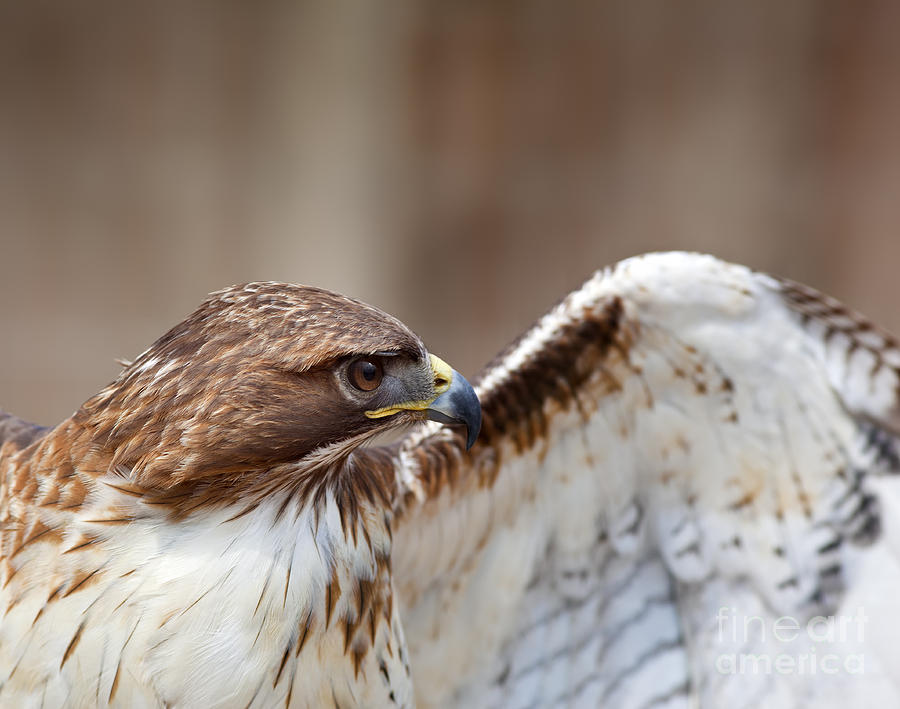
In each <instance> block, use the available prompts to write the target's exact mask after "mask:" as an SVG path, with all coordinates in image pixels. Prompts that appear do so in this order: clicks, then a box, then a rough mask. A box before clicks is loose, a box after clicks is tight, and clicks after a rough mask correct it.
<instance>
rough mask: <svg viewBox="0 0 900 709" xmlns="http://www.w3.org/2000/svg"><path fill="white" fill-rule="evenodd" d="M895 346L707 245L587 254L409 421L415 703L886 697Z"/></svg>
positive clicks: (404, 588)
mask: <svg viewBox="0 0 900 709" xmlns="http://www.w3.org/2000/svg"><path fill="white" fill-rule="evenodd" d="M898 367H900V351H898V348H897V344H896V342H895V341H894V340H893V339H892V338H891V337H890V336H889V335H887V334H885V333H883V332H881V331H880V330H878V329H877V328H876V327H875V326H873V325H871V324H870V323H868V322H867V321H866V320H865V319H863V318H861V317H860V316H858V315H856V314H854V313H852V312H851V311H849V310H848V309H846V308H844V307H843V306H841V305H840V304H839V303H837V302H836V301H833V300H831V299H829V298H826V297H825V296H822V295H820V294H818V293H816V292H814V291H812V290H809V289H806V288H804V287H801V286H799V285H796V284H793V283H790V282H787V281H783V280H778V279H775V278H772V277H769V276H766V275H763V274H759V273H755V272H752V271H750V270H748V269H746V268H743V267H739V266H733V265H729V264H725V263H723V262H721V261H718V260H716V259H714V258H712V257H708V256H698V255H692V254H681V253H672V254H654V255H647V256H643V257H638V258H635V259H631V260H628V261H625V262H622V263H621V264H619V265H618V266H617V267H615V268H613V269H611V270H607V271H604V272H600V273H598V274H597V275H596V276H595V277H594V278H592V279H591V280H590V281H588V282H587V283H586V284H585V285H584V287H582V288H581V289H580V290H578V291H576V292H574V293H572V294H571V295H570V296H568V297H567V298H566V299H565V300H564V301H562V302H561V303H560V304H559V305H558V306H557V307H556V308H554V309H553V310H552V311H551V312H550V313H548V314H547V315H546V316H545V317H544V318H542V319H541V320H540V321H538V323H537V324H536V325H535V326H534V328H533V329H532V330H531V331H529V332H528V333H526V335H525V336H523V337H522V338H521V339H520V340H519V341H518V342H517V343H515V344H514V345H513V346H512V347H511V348H510V349H508V350H507V351H506V352H505V353H504V354H503V355H501V356H500V357H499V358H498V359H497V360H495V362H494V363H493V364H491V365H490V366H489V367H488V368H487V369H486V370H485V373H484V374H483V376H482V377H481V379H480V382H479V384H478V386H477V389H478V393H479V396H480V398H481V400H482V404H483V409H484V426H483V429H482V434H481V437H480V439H479V441H478V443H477V444H476V445H475V447H474V448H473V449H472V450H471V451H470V452H468V453H465V452H464V451H463V447H462V446H461V443H460V440H459V438H458V437H457V436H456V434H454V433H453V432H452V431H449V430H448V429H446V428H439V427H437V426H433V425H427V426H425V427H423V428H422V429H420V430H418V431H416V432H414V433H413V434H411V435H410V436H409V437H408V438H407V439H406V440H405V441H404V443H403V445H402V448H401V450H400V453H399V457H398V465H397V470H398V484H399V486H400V489H401V492H402V494H401V496H400V502H399V508H398V510H397V521H396V529H395V547H394V549H395V551H394V559H393V568H394V583H395V587H396V591H397V594H398V597H399V600H400V602H401V609H402V610H401V615H402V618H403V623H404V628H405V633H406V637H407V641H408V644H409V650H410V657H411V665H412V671H413V676H414V681H415V686H416V688H417V693H418V694H417V701H418V705H419V706H424V707H429V706H459V707H500V706H503V707H580V706H598V705H601V706H609V707H683V706H696V705H698V704H699V705H700V706H712V707H717V706H728V707H742V706H744V707H754V706H767V707H781V706H783V707H793V706H829V705H834V706H843V705H845V704H846V703H847V702H848V701H852V700H853V699H865V700H866V701H867V702H874V701H880V702H882V703H887V704H889V705H897V704H898V703H900V687H898V684H897V683H896V682H895V681H894V679H893V678H894V677H900V652H898V650H897V649H895V647H894V645H895V644H896V642H895V641H894V640H893V638H894V637H896V635H897V631H900V613H896V612H895V611H894V610H893V609H892V608H891V601H892V595H893V593H896V591H895V590H894V589H896V588H898V583H900V566H898V563H897V559H898V551H900V546H898V545H900V530H898V529H897V524H896V523H895V522H894V520H895V519H896V515H894V514H892V513H891V510H892V509H893V510H900V506H898V500H900V497H898V492H897V490H898V488H897V484H896V482H895V480H893V479H891V478H890V477H886V476H885V477H879V475H878V474H880V473H885V472H892V471H895V470H897V469H898V467H900V466H898V447H897V440H896V438H895V434H896V433H897V431H898V428H900V417H898V406H897V394H898V383H900V375H898Z"/></svg>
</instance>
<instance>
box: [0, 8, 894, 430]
mask: <svg viewBox="0 0 900 709" xmlns="http://www.w3.org/2000/svg"><path fill="white" fill-rule="evenodd" d="M898 36H900V3H896V2H891V1H890V0H881V1H878V0H876V1H873V2H859V1H853V0H824V1H823V0H791V1H790V2H784V1H783V0H754V1H753V2H749V1H746V0H744V1H740V2H738V1H728V0H724V1H723V0H686V1H684V2H678V3H672V2H668V1H667V0H603V1H600V0H595V1H593V2H588V1H585V2H581V1H577V0H576V1H571V2H568V1H567V2H560V1H557V2H553V1H550V0H541V1H538V0H520V1H518V2H512V1H506V2H474V1H468V0H458V1H456V2H442V1H440V0H396V1H392V2H380V3H371V2H357V1H356V0H328V1H327V2H324V1H323V2H317V3H311V2H277V1H276V2H266V1H259V2H234V1H230V0H209V1H207V2H193V1H186V0H158V1H155V2H152V3H136V2H122V1H120V0H110V1H108V2H95V1H94V0H82V1H80V2H77V3H75V2H69V1H68V0H29V1H28V2H17V1H13V0H0V327H2V339H0V406H3V407H4V408H6V409H8V410H10V411H14V412H16V413H19V414H20V415H23V416H25V417H28V418H30V419H32V420H36V421H40V422H45V423H49V422H54V421H56V420H59V419H60V418H62V417H64V416H66V415H68V414H69V413H70V412H71V411H72V410H74V409H75V408H76V407H77V406H78V405H79V404H80V403H81V402H82V401H83V400H84V399H85V398H87V397H88V396H90V395H91V394H92V393H94V392H95V391H97V390H98V389H99V388H100V387H102V386H103V385H104V384H106V383H107V382H108V381H109V380H110V379H112V378H113V377H114V376H115V374H116V372H117V371H118V367H117V365H116V364H115V362H114V358H116V357H124V358H128V357H133V356H135V355H136V354H137V353H139V352H140V351H141V350H142V349H143V348H144V347H146V346H147V345H148V344H149V343H150V342H151V341H152V340H153V339H155V338H156V337H157V336H158V335H160V334H162V332H164V331H165V330H166V329H167V328H168V327H169V326H170V325H172V324H174V323H175V322H177V321H178V320H179V319H181V318H182V317H183V316H184V315H186V314H187V313H188V312H189V311H190V310H191V309H193V307H194V306H196V305H197V304H198V303H199V302H200V301H201V300H202V299H203V297H204V296H205V294H206V293H207V292H209V291H211V290H215V289H218V288H221V287H223V286H225V285H229V284H231V283H236V282H240V281H247V280H255V279H277V280H289V281H297V282H304V283H311V284H316V285H321V286H325V287H328V288H332V289H336V290H340V291H343V292H346V293H348V294H351V295H354V296H357V297H359V298H362V299H364V300H366V301H369V302H372V303H374V304H376V305H379V306H381V307H383V308H384V309H386V310H388V311H390V312H392V313H394V314H396V315H397V316H399V317H400V318H401V319H403V320H404V321H406V322H407V323H408V324H409V325H411V326H412V327H413V328H414V329H415V330H417V331H418V332H420V333H421V334H422V335H423V336H424V337H425V339H426V342H427V343H428V345H429V347H430V348H431V349H432V350H433V351H435V352H438V353H440V354H441V355H442V356H444V357H445V358H446V359H447V360H448V361H450V362H451V363H453V364H454V365H455V366H456V367H457V368H459V369H461V370H462V371H464V372H466V373H467V374H474V373H475V371H476V370H477V369H478V368H479V366H480V365H481V364H483V363H484V362H486V361H487V360H488V359H489V358H490V357H491V356H492V355H493V354H494V353H495V352H496V351H497V350H499V349H500V347H501V346H502V345H504V344H505V343H506V342H507V341H509V340H510V339H511V338H513V337H514V336H515V335H516V334H518V333H519V332H520V331H521V330H522V329H524V328H525V327H527V326H528V325H529V324H530V323H531V322H532V321H533V320H534V319H535V318H536V317H537V316H538V315H539V314H541V313H542V312H543V311H544V310H546V309H547V307H549V306H550V305H551V304H552V303H553V302H555V301H556V300H557V299H558V298H559V297H561V296H562V295H563V294H564V293H566V292H567V291H569V290H571V289H572V288H574V287H576V286H577V285H578V284H579V283H580V282H581V281H582V280H583V279H584V278H585V277H587V276H588V275H589V274H590V272H591V271H592V270H593V269H595V268H597V267H600V266H602V265H604V264H609V263H612V262H614V261H616V260H618V259H620V258H623V257H626V256H629V255H632V254H635V253H639V252H643V251H648V250H657V249H692V250H702V251H710V252H713V253H716V254H718V255H720V256H722V257H724V258H727V259H730V260H734V261H739V262H743V263H746V264H748V265H751V266H754V267H756V268H759V269H764V270H767V271H771V272H775V273H778V274H782V275H786V276H790V277H792V278H795V279H799V280H802V281H805V282H808V283H810V284H813V285H815V286H817V287H819V288H821V289H824V290H826V291H829V292H831V293H833V294H834V295H837V296H838V297H840V298H841V299H843V300H845V301H846V302H848V303H850V304H852V305H854V306H855V307H857V308H859V309H861V310H863V311H864V312H866V313H867V314H869V315H871V316H872V317H874V318H875V319H877V320H879V321H880V322H882V323H884V324H885V325H887V326H888V327H890V328H892V329H893V330H894V331H900V309H898V307H897V302H898V297H900V284H898V278H897V264H898V259H900V41H898V39H897V38H898Z"/></svg>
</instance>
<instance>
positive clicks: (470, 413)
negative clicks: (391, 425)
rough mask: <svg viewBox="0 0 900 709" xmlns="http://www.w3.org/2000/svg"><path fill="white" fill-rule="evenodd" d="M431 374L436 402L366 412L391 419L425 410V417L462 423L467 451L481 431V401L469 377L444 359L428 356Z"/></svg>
mask: <svg viewBox="0 0 900 709" xmlns="http://www.w3.org/2000/svg"><path fill="white" fill-rule="evenodd" d="M429 357H430V359H431V371H432V372H433V374H434V392H435V397H434V398H433V399H427V400H423V401H407V402H405V403H403V404H394V405H392V406H386V407H384V408H381V409H376V410H375V411H366V416H368V417H369V418H382V417H383V416H391V415H393V414H396V413H399V412H400V411H422V412H423V413H424V414H425V418H427V419H430V420H432V421H438V422H440V423H449V424H463V425H464V426H465V427H466V450H469V448H471V447H472V445H473V444H474V443H475V439H476V438H478V432H479V431H480V430H481V402H479V401H478V396H477V395H476V394H475V390H474V389H473V388H472V385H471V384H469V382H467V381H466V378H465V377H464V376H463V375H462V374H460V373H459V372H457V371H456V370H455V369H451V368H450V365H448V364H447V363H446V362H444V360H442V359H441V358H440V357H436V356H435V355H429Z"/></svg>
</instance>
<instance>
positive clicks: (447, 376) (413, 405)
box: [366, 354, 453, 419]
mask: <svg viewBox="0 0 900 709" xmlns="http://www.w3.org/2000/svg"><path fill="white" fill-rule="evenodd" d="M428 356H429V357H430V358H431V371H432V372H434V396H433V397H431V398H430V399H419V400H417V401H406V402H404V403H402V404H394V405H393V406H385V407H384V408H381V409H375V410H374V411H366V416H368V417H369V418H370V419H378V418H382V417H384V416H392V415H393V414H398V413H400V412H401V411H424V410H425V409H427V408H428V407H429V406H431V402H432V401H434V400H435V399H437V398H438V397H439V396H440V395H441V394H443V393H444V392H445V391H447V389H449V388H450V385H451V384H452V383H453V370H452V369H450V365H449V364H447V363H446V362H445V361H444V360H442V359H441V358H440V357H437V356H435V355H433V354H429V355H428Z"/></svg>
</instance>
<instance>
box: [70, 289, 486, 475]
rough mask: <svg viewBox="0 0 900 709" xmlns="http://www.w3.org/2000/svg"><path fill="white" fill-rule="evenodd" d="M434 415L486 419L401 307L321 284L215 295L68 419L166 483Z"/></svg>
mask: <svg viewBox="0 0 900 709" xmlns="http://www.w3.org/2000/svg"><path fill="white" fill-rule="evenodd" d="M424 418H432V419H436V420H440V421H442V422H445V423H460V424H462V425H464V426H465V427H466V429H467V434H466V435H467V445H469V446H471V445H472V443H473V442H474V439H475V437H476V436H477V435H478V431H479V428H480V425H481V409H480V406H479V403H478V399H477V397H476V396H475V393H474V391H473V390H472V387H471V386H470V385H469V384H468V382H466V380H465V379H464V378H463V377H462V375H460V374H459V373H458V372H456V371H454V370H452V369H451V368H450V367H449V366H447V365H446V364H445V363H444V362H443V361H441V360H440V359H439V358H437V357H435V356H434V355H431V354H429V353H428V352H427V350H426V349H425V346H424V344H423V343H422V341H421V340H420V339H419V338H418V337H417V336H416V335H415V334H413V332H412V331H410V330H409V328H407V327H406V326H405V325H403V324H402V323H401V322H400V321H399V320H397V319H396V318H393V317H391V316H390V315H387V314H386V313H383V312H381V311H380V310H378V309H376V308H373V307H371V306H369V305H366V304H364V303H361V302H359V301H357V300H354V299H352V298H347V297H345V296H342V295H339V294H336V293H331V292H329V291H326V290H322V289H319V288H312V287H306V286H297V285H290V284H284V283H249V284H245V285H239V286H234V287H232V288H228V289H226V290H223V291H220V292H218V293H214V294H212V295H211V296H210V298H209V299H208V300H206V301H205V302H204V303H203V304H202V305H201V306H200V307H199V308H198V309H197V310H196V311H195V312H194V313H192V314H191V315H190V316H189V317H188V318H187V319H185V320H184V321H183V322H181V323H180V324H178V325H176V326H175V327H174V328H172V329H171V330H170V331H169V332H167V333H166V334H165V335H163V336H162V337H161V338H160V339H159V340H157V341H156V342H155V343H154V344H153V345H152V346H151V347H150V348H149V349H147V350H146V351H145V352H144V353H142V354H141V355H140V356H139V357H138V358H137V359H136V360H135V361H134V362H133V363H131V364H129V365H128V366H127V367H126V368H125V369H124V370H123V371H122V372H121V374H120V376H119V377H118V378H117V379H116V380H115V381H114V382H113V383H112V384H111V385H110V386H108V387H107V388H106V389H105V390H103V391H102V392H101V393H100V394H98V395H97V396H95V397H94V398H92V399H90V400H89V401H88V402H86V403H85V404H84V406H83V407H82V408H81V409H80V410H79V412H78V413H77V414H76V416H75V421H76V423H77V424H79V425H81V426H83V427H84V429H85V430H86V431H88V432H89V443H88V445H89V446H90V447H91V448H92V449H93V450H95V451H98V452H101V453H104V454H105V455H106V456H107V457H109V456H111V458H110V459H109V466H108V469H114V470H127V471H128V476H129V477H130V478H131V479H132V480H133V481H134V482H135V483H138V484H140V485H142V486H146V487H150V488H157V489H170V488H172V487H174V486H178V485H183V484H186V483H190V482H193V481H204V480H205V481H208V480H209V479H211V478H216V477H221V476H228V477H229V479H230V480H234V479H236V478H238V477H239V476H241V475H243V474H248V473H253V474H255V475H257V476H259V475H262V476H265V475H266V474H267V471H272V470H274V469H277V468H278V466H283V464H285V463H295V462H297V463H302V462H303V461H305V460H312V459H313V458H314V457H316V456H319V457H321V455H322V452H323V451H329V455H330V456H331V457H334V456H337V457H340V456H342V455H346V454H349V453H350V452H351V451H352V450H353V449H354V448H355V447H357V446H358V445H359V444H360V443H362V442H364V441H365V440H367V439H368V438H369V437H371V436H373V435H375V434H376V433H380V432H382V431H385V430H386V429H391V428H394V427H398V426H401V425H403V424H408V423H410V422H412V421H416V420H421V419H424Z"/></svg>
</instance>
